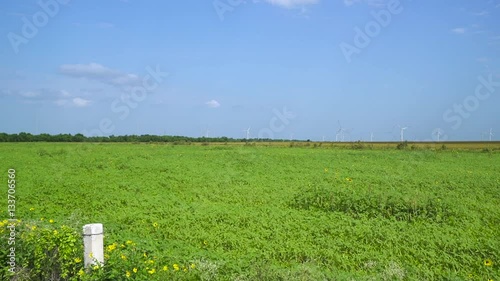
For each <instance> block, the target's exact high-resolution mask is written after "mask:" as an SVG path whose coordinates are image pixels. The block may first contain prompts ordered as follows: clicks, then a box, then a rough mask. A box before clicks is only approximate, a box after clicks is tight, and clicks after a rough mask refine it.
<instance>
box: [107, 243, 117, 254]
mask: <svg viewBox="0 0 500 281" xmlns="http://www.w3.org/2000/svg"><path fill="white" fill-rule="evenodd" d="M114 249H116V244H115V243H113V244H111V245H109V246H108V248H107V250H108V252H111V251H113V250H114Z"/></svg>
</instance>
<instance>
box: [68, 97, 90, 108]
mask: <svg viewBox="0 0 500 281" xmlns="http://www.w3.org/2000/svg"><path fill="white" fill-rule="evenodd" d="M72 101H73V105H74V106H76V107H85V106H87V105H89V104H90V101H89V100H86V99H82V98H74V99H73V100H72Z"/></svg>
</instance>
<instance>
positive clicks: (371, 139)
mask: <svg viewBox="0 0 500 281" xmlns="http://www.w3.org/2000/svg"><path fill="white" fill-rule="evenodd" d="M370 142H373V132H372V133H370Z"/></svg>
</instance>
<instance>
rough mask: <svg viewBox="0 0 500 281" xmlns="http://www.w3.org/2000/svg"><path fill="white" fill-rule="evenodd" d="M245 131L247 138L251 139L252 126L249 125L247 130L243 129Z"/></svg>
mask: <svg viewBox="0 0 500 281" xmlns="http://www.w3.org/2000/svg"><path fill="white" fill-rule="evenodd" d="M243 132H245V133H246V139H249V138H250V127H248V129H246V130H243Z"/></svg>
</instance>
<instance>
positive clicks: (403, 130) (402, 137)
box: [399, 126, 408, 142]
mask: <svg viewBox="0 0 500 281" xmlns="http://www.w3.org/2000/svg"><path fill="white" fill-rule="evenodd" d="M399 128H400V130H401V132H400V136H401V142H404V139H405V138H404V134H405V130H406V129H408V127H401V126H399Z"/></svg>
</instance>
